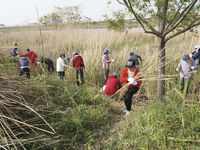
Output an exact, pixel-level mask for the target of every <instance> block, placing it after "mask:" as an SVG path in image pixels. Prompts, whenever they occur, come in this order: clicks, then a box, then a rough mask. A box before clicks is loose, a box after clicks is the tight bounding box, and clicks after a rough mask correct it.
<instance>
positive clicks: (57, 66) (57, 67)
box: [56, 57, 68, 72]
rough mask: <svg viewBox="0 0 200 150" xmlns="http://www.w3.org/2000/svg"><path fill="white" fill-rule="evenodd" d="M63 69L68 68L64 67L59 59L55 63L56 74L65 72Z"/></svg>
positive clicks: (63, 63)
mask: <svg viewBox="0 0 200 150" xmlns="http://www.w3.org/2000/svg"><path fill="white" fill-rule="evenodd" d="M65 67H68V65H65V62H64V60H63V59H62V58H61V57H59V58H58V59H57V62H56V71H57V72H61V71H65V69H64V68H65Z"/></svg>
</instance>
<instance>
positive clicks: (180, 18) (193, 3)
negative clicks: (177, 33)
mask: <svg viewBox="0 0 200 150" xmlns="http://www.w3.org/2000/svg"><path fill="white" fill-rule="evenodd" d="M196 2H197V0H194V1H193V2H192V3H191V4H189V5H188V6H187V7H186V8H185V9H184V10H183V12H182V13H181V14H180V16H179V18H178V19H177V20H176V21H175V22H174V24H173V25H172V27H171V28H169V29H168V30H167V31H166V32H165V33H164V34H165V35H167V34H168V33H170V32H171V31H173V30H174V29H176V27H177V26H178V25H179V24H180V23H181V22H182V21H183V20H184V19H185V17H186V16H187V15H188V13H189V12H190V11H191V10H192V8H193V6H194V5H195V4H196Z"/></svg>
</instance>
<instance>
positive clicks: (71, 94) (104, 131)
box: [0, 29, 200, 149]
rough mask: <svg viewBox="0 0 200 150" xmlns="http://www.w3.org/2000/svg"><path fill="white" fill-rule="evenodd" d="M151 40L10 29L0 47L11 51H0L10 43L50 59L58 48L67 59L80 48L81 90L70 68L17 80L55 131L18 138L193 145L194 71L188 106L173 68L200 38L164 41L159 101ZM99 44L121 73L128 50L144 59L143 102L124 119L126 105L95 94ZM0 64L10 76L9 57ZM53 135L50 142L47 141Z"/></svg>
mask: <svg viewBox="0 0 200 150" xmlns="http://www.w3.org/2000/svg"><path fill="white" fill-rule="evenodd" d="M156 41H157V39H156V37H154V36H151V35H147V34H144V33H143V32H142V31H140V30H139V29H137V30H132V31H130V32H129V33H128V34H125V33H118V32H113V31H107V30H98V29H96V30H87V29H86V30H83V29H66V30H56V31H44V32H43V37H42V38H41V36H40V33H39V31H20V32H10V33H6V34H3V35H2V36H0V51H1V52H5V54H9V53H10V51H6V50H7V49H9V48H12V46H13V45H14V43H16V42H17V43H18V45H19V47H20V48H22V49H25V48H30V49H31V50H34V51H35V52H36V53H37V54H38V56H39V57H41V56H44V57H49V58H51V59H52V60H54V61H56V59H57V58H58V56H59V54H60V53H66V55H67V56H71V54H72V52H73V51H78V52H79V53H80V55H81V56H82V57H83V59H84V62H85V66H86V69H85V78H86V84H85V86H84V87H83V88H78V87H76V86H75V84H74V74H73V71H72V70H70V69H66V72H67V75H66V80H65V81H64V82H60V81H58V80H57V75H56V74H52V75H48V74H43V75H42V76H41V75H37V74H35V76H33V77H32V79H31V81H30V83H31V84H30V83H29V84H30V85H31V86H30V85H26V84H24V82H23V81H19V83H16V86H19V87H20V88H19V90H20V91H22V92H23V93H24V94H23V97H24V98H25V99H26V100H27V101H28V103H29V104H30V105H31V106H33V107H34V108H37V110H38V112H40V113H41V114H42V115H44V116H48V115H49V117H45V119H46V120H47V121H48V122H49V123H50V124H51V125H52V127H53V128H54V129H55V130H56V134H55V135H49V134H45V133H42V132H37V133H32V134H31V135H29V136H27V135H26V136H23V138H27V139H28V138H31V137H35V138H36V137H38V136H43V137H44V139H45V138H48V139H49V138H50V139H49V140H47V141H46V142H43V141H39V140H38V141H36V142H34V143H29V144H28V145H26V147H27V148H28V149H36V148H38V149H94V148H95V149H185V148H186V149H197V148H198V147H199V146H200V145H199V141H198V140H199V136H200V134H199V130H200V129H199V117H200V113H199V109H200V107H199V104H197V103H196V101H197V99H198V94H199V93H198V91H199V83H200V79H199V72H197V73H195V76H194V79H193V81H192V84H191V86H190V90H189V92H190V94H189V95H188V96H187V97H186V99H187V100H190V101H191V103H189V104H188V103H187V102H186V100H185V95H183V94H181V93H180V92H179V76H178V73H177V72H175V69H176V67H177V65H178V62H179V61H180V59H181V58H182V57H183V55H184V54H188V53H190V52H192V51H194V46H195V45H197V44H199V43H200V38H199V37H196V36H194V35H192V34H190V33H186V34H183V35H180V36H178V37H177V38H175V39H173V40H172V41H170V42H169V43H168V44H167V46H166V49H167V51H166V54H167V59H166V60H167V62H166V74H167V75H168V77H170V80H166V96H165V97H164V98H163V99H162V100H158V99H157V98H156V97H155V92H156V81H155V79H154V77H155V75H156V73H157V69H158V66H157V43H156ZM43 47H44V48H43ZM105 49H109V50H110V51H111V57H112V58H115V62H114V63H112V64H111V72H116V73H118V74H119V75H120V74H121V71H122V69H123V67H124V65H125V62H126V60H127V59H128V58H129V52H130V51H134V52H135V53H136V54H138V55H140V56H141V57H142V59H143V63H142V66H141V70H143V72H144V74H145V77H146V81H145V82H144V83H143V85H142V88H141V93H140V94H141V95H143V96H146V97H148V99H149V100H148V101H142V102H139V103H138V104H135V107H133V113H131V115H130V116H128V117H124V116H123V115H122V113H121V111H122V110H123V109H124V104H123V102H118V101H115V100H111V99H109V98H106V97H105V96H103V95H102V94H101V93H99V90H100V88H101V86H102V85H103V70H102V64H101V58H102V56H103V51H104V50H105ZM23 52H24V53H25V51H23ZM1 64H3V67H2V68H1V74H3V75H4V76H5V75H6V74H9V77H11V78H12V77H15V76H17V75H18V73H17V70H16V67H15V65H13V64H12V63H10V62H9V58H7V57H4V58H1ZM13 82H15V81H13ZM21 85H22V86H21ZM44 108H45V109H44ZM43 110H46V111H43ZM47 110H48V111H49V112H51V113H48V111H47ZM56 112H61V113H56ZM30 116H31V115H30ZM30 116H27V118H28V117H30ZM55 137H56V138H55ZM54 138H55V139H54ZM53 139H54V140H55V141H56V142H55V143H54V142H52V140H53Z"/></svg>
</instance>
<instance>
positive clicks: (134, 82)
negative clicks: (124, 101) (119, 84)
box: [128, 78, 137, 85]
mask: <svg viewBox="0 0 200 150" xmlns="http://www.w3.org/2000/svg"><path fill="white" fill-rule="evenodd" d="M128 82H129V84H133V85H137V82H136V81H135V79H134V78H128Z"/></svg>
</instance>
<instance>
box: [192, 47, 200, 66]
mask: <svg viewBox="0 0 200 150" xmlns="http://www.w3.org/2000/svg"><path fill="white" fill-rule="evenodd" d="M190 57H191V58H192V59H193V60H194V62H195V63H196V64H197V65H199V64H200V45H196V46H195V51H194V52H192V53H191V54H190Z"/></svg>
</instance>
